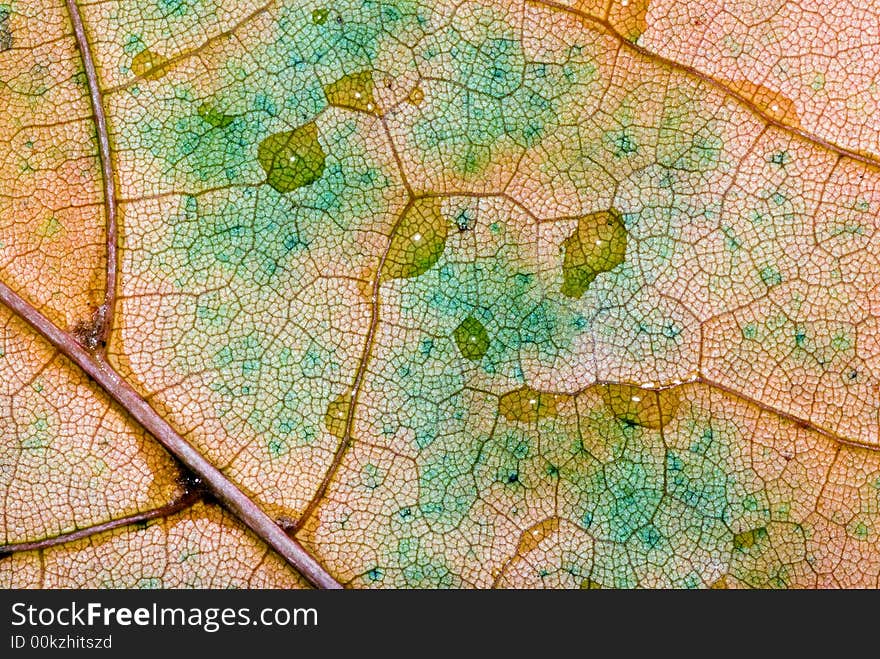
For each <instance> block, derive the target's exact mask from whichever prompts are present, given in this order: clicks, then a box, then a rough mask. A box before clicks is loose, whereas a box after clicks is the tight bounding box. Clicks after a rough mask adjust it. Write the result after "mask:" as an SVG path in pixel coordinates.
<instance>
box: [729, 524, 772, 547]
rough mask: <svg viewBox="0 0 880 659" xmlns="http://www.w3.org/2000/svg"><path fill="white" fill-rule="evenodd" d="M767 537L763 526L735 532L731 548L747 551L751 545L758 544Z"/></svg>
mask: <svg viewBox="0 0 880 659" xmlns="http://www.w3.org/2000/svg"><path fill="white" fill-rule="evenodd" d="M768 538H769V535H768V533H767V529H766V528H764V527H761V528H757V529H750V530H748V531H743V532H742V533H737V534H736V535H734V536H733V548H734V549H735V550H736V551H740V552H748V551H749V550H750V549H752V547H755V546H756V545H760V544H761V543H763V542H764V541H766V540H767V539H768Z"/></svg>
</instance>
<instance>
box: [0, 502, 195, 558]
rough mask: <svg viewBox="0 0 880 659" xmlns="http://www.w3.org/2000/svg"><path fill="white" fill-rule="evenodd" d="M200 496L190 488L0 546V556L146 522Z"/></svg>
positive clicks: (181, 507) (171, 511)
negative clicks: (160, 501) (126, 511)
mask: <svg viewBox="0 0 880 659" xmlns="http://www.w3.org/2000/svg"><path fill="white" fill-rule="evenodd" d="M201 498H202V493H201V492H199V491H198V490H192V491H189V492H184V493H183V494H182V495H181V496H179V497H178V498H177V499H175V500H174V501H171V502H169V503H167V504H165V505H164V506H159V507H158V508H153V509H151V510H147V511H144V512H142V513H135V514H134V515H127V516H126V517H120V518H119V519H111V520H110V521H108V522H102V523H101V524H94V525H92V526H87V527H85V528H82V529H77V530H76V531H71V532H70V533H62V534H60V535H56V536H52V537H51V538H43V539H42V540H33V541H31V542H18V543H15V544H9V545H3V546H2V547H0V558H3V557H4V556H7V555H9V554H14V553H16V552H20V551H33V550H35V549H47V548H49V547H55V546H56V545H62V544H65V543H67V542H73V541H74V540H82V539H83V538H89V537H91V536H93V535H97V534H99V533H104V532H105V531H112V530H113V529H118V528H121V527H123V526H130V525H132V524H139V523H141V522H147V521H149V520H151V519H158V518H159V517H165V516H167V515H173V514H174V513H177V512H180V511H181V510H184V509H186V508H189V507H190V506H191V505H192V504H194V503H195V502H196V501H198V500H199V499H201Z"/></svg>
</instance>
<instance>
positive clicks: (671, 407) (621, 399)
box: [599, 384, 680, 430]
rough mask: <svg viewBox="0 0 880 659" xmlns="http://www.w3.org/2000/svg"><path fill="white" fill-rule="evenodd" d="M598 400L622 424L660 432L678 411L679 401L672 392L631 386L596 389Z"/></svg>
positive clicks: (602, 386)
mask: <svg viewBox="0 0 880 659" xmlns="http://www.w3.org/2000/svg"><path fill="white" fill-rule="evenodd" d="M599 387H600V393H601V395H602V400H603V401H604V402H605V405H607V406H608V408H609V409H610V410H611V413H612V414H614V416H615V417H616V418H617V419H619V420H620V421H623V422H625V423H628V424H631V425H635V426H641V427H642V428H650V429H651V430H662V429H663V428H664V427H665V426H666V424H667V423H669V422H670V421H671V420H672V419H673V418H674V417H675V414H676V412H677V411H678V406H679V404H680V400H679V397H678V392H677V391H676V390H675V389H674V388H673V389H663V390H661V391H653V390H651V389H642V388H641V387H637V386H635V385H631V384H603V385H599Z"/></svg>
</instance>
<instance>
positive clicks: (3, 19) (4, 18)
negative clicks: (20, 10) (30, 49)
mask: <svg viewBox="0 0 880 659" xmlns="http://www.w3.org/2000/svg"><path fill="white" fill-rule="evenodd" d="M9 14H10V8H9V5H0V53H2V52H3V51H4V50H9V49H10V48H12V30H10V29H9Z"/></svg>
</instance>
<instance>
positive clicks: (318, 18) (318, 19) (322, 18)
mask: <svg viewBox="0 0 880 659" xmlns="http://www.w3.org/2000/svg"><path fill="white" fill-rule="evenodd" d="M329 16H330V10H328V9H327V8H325V7H321V8H320V9H315V10H314V11H312V23H314V24H315V25H323V24H324V23H326V22H327V18H328V17H329Z"/></svg>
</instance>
